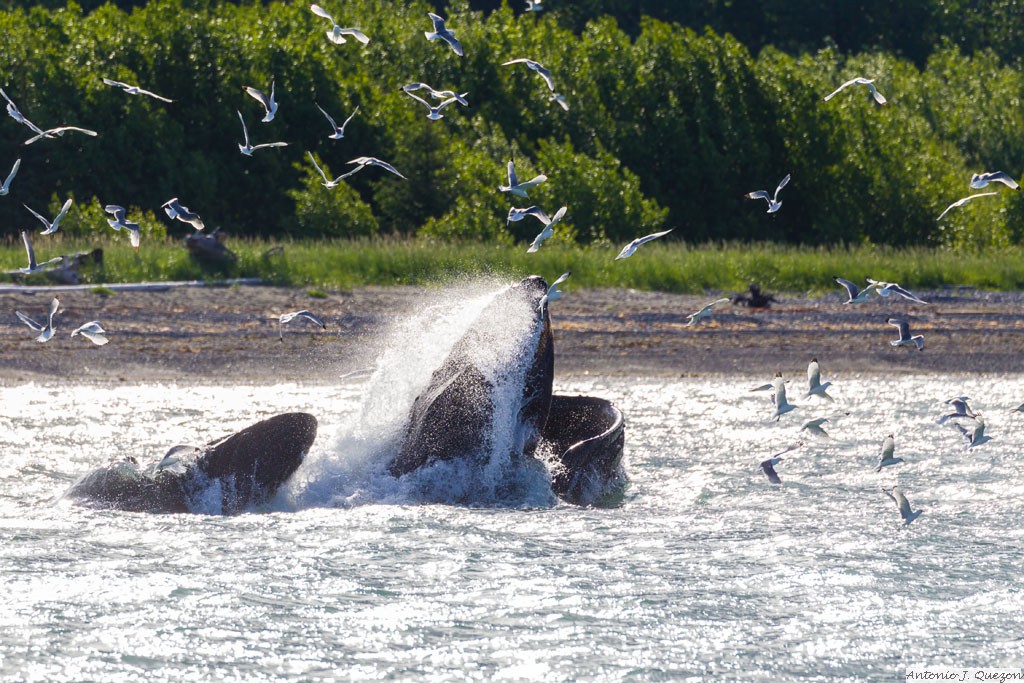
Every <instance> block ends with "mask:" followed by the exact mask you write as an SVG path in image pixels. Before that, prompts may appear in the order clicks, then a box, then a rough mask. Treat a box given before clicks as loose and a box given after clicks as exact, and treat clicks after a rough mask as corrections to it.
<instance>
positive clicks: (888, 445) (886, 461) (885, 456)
mask: <svg viewBox="0 0 1024 683" xmlns="http://www.w3.org/2000/svg"><path fill="white" fill-rule="evenodd" d="M895 450H896V441H895V440H894V439H893V437H892V434H890V435H889V436H887V437H885V438H884V439H882V450H881V452H880V453H879V454H878V466H877V467H876V468H875V472H881V471H882V468H883V467H889V466H890V465H896V464H898V463H901V462H903V458H895V457H893V453H894V452H895Z"/></svg>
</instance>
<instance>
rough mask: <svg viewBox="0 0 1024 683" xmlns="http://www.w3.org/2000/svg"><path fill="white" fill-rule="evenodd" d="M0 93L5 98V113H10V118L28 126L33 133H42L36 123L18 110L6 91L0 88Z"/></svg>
mask: <svg viewBox="0 0 1024 683" xmlns="http://www.w3.org/2000/svg"><path fill="white" fill-rule="evenodd" d="M0 95H3V98H4V99H5V100H7V113H8V114H9V115H10V117H11V118H12V119H14V120H15V121H17V122H18V123H21V124H24V125H26V126H28V127H29V129H30V130H31V131H32V132H33V133H36V134H39V135H42V133H43V130H42V129H41V128H40V127H39V126H37V125H36V124H34V123H32V122H31V121H29V120H28V119H26V118H25V115H24V114H22V113H21V112H20V111H18V106H17V105H16V104H14V100H12V99H11V98H10V97H8V96H7V93H5V92H4V89H3V88H0Z"/></svg>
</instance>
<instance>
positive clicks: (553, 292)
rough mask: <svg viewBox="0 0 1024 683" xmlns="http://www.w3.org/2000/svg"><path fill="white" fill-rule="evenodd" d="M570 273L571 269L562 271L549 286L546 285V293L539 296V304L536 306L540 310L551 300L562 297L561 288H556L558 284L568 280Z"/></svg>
mask: <svg viewBox="0 0 1024 683" xmlns="http://www.w3.org/2000/svg"><path fill="white" fill-rule="evenodd" d="M570 275H572V271H571V270H570V271H566V272H564V273H562V274H561V276H559V278H558V279H557V280H555V281H554V282H553V283H552V284H551V286H550V287H548V291H547V294H545V295H544V296H542V297H541V298H540V304H539V305H538V308H540V310H541V312H543V311H544V308H545V307H546V306H547V305H548V304H549V303H551V302H552V301H558V300H559V299H561V298H562V290H560V289H559V288H558V285H560V284H562V283H563V282H565V281H566V280H568V279H569V276H570Z"/></svg>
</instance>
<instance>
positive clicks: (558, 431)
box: [542, 395, 627, 505]
mask: <svg viewBox="0 0 1024 683" xmlns="http://www.w3.org/2000/svg"><path fill="white" fill-rule="evenodd" d="M542 437H543V439H544V441H545V442H547V444H548V445H549V447H550V448H551V450H552V451H553V453H554V459H555V461H556V462H555V466H554V468H553V470H554V471H553V475H552V481H551V486H552V489H553V490H554V492H555V494H556V495H557V496H558V497H559V498H561V499H562V500H564V501H566V502H569V503H574V504H576V505H593V504H596V503H599V502H600V501H601V500H602V499H606V498H608V497H610V496H612V495H614V494H616V493H618V492H620V491H621V490H622V489H623V488H624V487H625V484H626V483H627V478H626V474H625V471H624V470H623V468H622V449H623V445H624V443H625V420H624V419H623V416H622V411H620V410H619V409H618V408H617V407H615V405H614V404H613V403H611V402H610V401H606V400H605V399H602V398H596V397H593V396H558V395H556V396H554V397H553V398H552V401H551V410H550V412H549V413H548V421H547V424H546V426H545V428H544V431H543V434H542Z"/></svg>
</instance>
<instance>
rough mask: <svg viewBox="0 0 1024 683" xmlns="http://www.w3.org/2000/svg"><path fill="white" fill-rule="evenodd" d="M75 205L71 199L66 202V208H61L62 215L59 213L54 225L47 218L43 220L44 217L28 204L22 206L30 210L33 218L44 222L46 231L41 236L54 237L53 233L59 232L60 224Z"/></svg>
mask: <svg viewBox="0 0 1024 683" xmlns="http://www.w3.org/2000/svg"><path fill="white" fill-rule="evenodd" d="M73 203H74V202H73V201H72V200H71V199H68V200H67V201H66V202H64V206H62V207H61V209H60V213H58V214H57V215H56V216H55V217H54V219H53V222H52V223H51V222H50V221H48V220H46V219H45V218H43V217H42V216H40V215H39V214H38V213H36V212H35V211H33V210H32V209H30V208H29V207H28V206H27V205H26V204H22V206H24V207H25V208H26V209H28V211H29V213H31V214H32V215H33V216H35V217H36V218H38V219H39V220H40V222H42V224H43V225H44V226H45V228H46V229H45V230H43V231H42V232H41V233H39V234H40V235H52V234H53V233H55V232H57V229H58V228H59V227H60V222H61V221H62V220H64V216H66V215H68V209H70V208H71V205H72V204H73Z"/></svg>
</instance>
